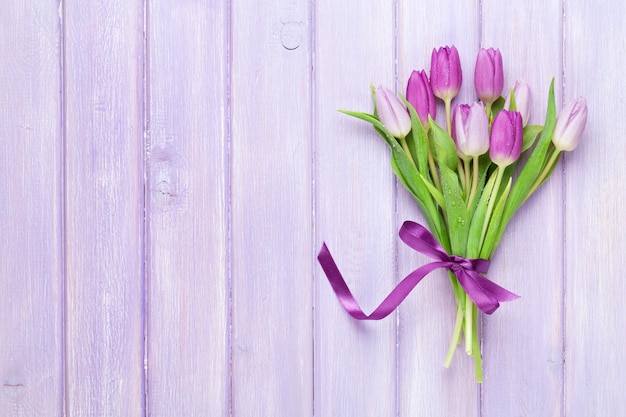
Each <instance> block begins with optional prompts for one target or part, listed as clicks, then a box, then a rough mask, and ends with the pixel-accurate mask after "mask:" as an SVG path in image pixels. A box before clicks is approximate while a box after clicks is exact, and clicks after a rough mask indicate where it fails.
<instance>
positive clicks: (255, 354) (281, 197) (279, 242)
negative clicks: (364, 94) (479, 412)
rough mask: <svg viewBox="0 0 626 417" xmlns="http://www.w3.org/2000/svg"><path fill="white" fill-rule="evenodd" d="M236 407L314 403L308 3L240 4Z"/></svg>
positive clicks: (259, 412) (268, 410)
mask: <svg viewBox="0 0 626 417" xmlns="http://www.w3.org/2000/svg"><path fill="white" fill-rule="evenodd" d="M231 5H232V12H231V14H232V26H231V27H232V90H231V97H232V142H231V147H232V157H231V160H232V165H231V172H232V203H231V206H230V207H231V210H232V212H231V215H232V253H233V257H232V281H233V282H232V285H233V291H232V294H233V301H232V303H233V305H232V310H233V313H232V314H233V315H232V378H233V379H232V414H233V415H234V416H276V417H280V416H284V417H292V416H305V415H309V414H310V413H311V410H312V408H313V404H312V401H313V391H312V380H313V357H312V343H313V335H312V281H311V280H312V265H313V259H312V253H311V242H312V226H311V224H312V214H311V207H312V197H311V168H310V166H311V145H310V143H311V139H310V130H311V119H310V114H311V109H310V99H311V98H310V94H311V92H310V70H311V62H310V49H309V42H310V38H309V35H308V31H309V3H308V2H307V1H295V0H293V1H291V0H289V1H286V0H282V1H275V2H270V3H267V2H258V3H256V2H247V3H238V2H232V3H231Z"/></svg>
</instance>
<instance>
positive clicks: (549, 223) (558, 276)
mask: <svg viewBox="0 0 626 417" xmlns="http://www.w3.org/2000/svg"><path fill="white" fill-rule="evenodd" d="M511 16H515V22H514V23H513V22H512V21H511V18H510V17H511ZM561 16H562V13H561V7H560V4H559V3H558V2H548V3H546V2H541V1H530V2H525V3H519V2H498V1H483V2H482V17H483V22H484V26H483V30H482V42H481V44H482V46H483V47H485V48H488V47H497V48H499V49H500V51H501V53H502V57H503V62H504V70H505V73H504V75H505V81H504V86H505V87H504V88H505V89H506V91H510V90H509V89H510V88H511V87H512V85H513V84H514V82H515V80H520V81H525V82H527V83H528V84H530V86H531V89H532V114H531V115H530V123H531V124H541V125H543V124H544V121H545V113H546V109H547V100H548V90H549V87H550V81H551V78H552V77H556V80H555V90H556V91H555V92H556V99H557V104H558V103H560V102H561V100H560V98H561V88H560V86H561V85H562V83H563V79H562V76H561V74H562V53H561V50H562V33H561V30H562V26H561V24H560V20H561ZM530 33H532V34H533V36H532V37H530V36H529V34H530ZM561 169H562V168H561V167H558V168H557V170H556V172H555V174H554V175H553V176H552V177H551V178H550V179H549V181H547V182H546V183H545V184H544V185H543V186H542V187H541V188H540V189H539V190H538V191H537V193H535V194H534V195H533V196H532V197H531V198H530V199H529V200H528V201H527V202H526V204H525V205H524V206H523V207H522V208H521V209H520V211H519V212H518V213H517V214H516V215H515V216H514V217H513V219H512V221H511V223H510V224H509V225H508V227H507V230H506V232H505V235H504V237H503V239H502V241H501V243H500V246H499V247H498V250H497V252H496V254H495V256H494V259H493V263H492V265H491V268H490V269H489V275H490V277H491V279H493V280H494V281H495V282H497V283H499V284H501V285H503V286H504V287H505V288H507V289H510V290H511V291H513V292H515V293H516V294H518V295H520V296H521V297H522V298H520V299H519V300H516V301H514V302H511V303H506V304H504V305H503V306H502V307H501V308H500V309H499V310H498V311H497V312H496V313H495V314H493V315H492V316H485V317H484V320H483V324H484V341H483V353H484V357H485V371H484V372H485V383H484V384H483V395H482V403H483V404H482V408H483V415H484V416H485V417H488V416H493V417H499V416H528V415H533V416H559V415H562V414H563V410H562V404H563V388H562V387H563V328H562V323H563V315H562V311H563V266H562V257H563V226H562V224H563V190H562V171H561ZM530 346H532V348H531V349H529V347H530Z"/></svg>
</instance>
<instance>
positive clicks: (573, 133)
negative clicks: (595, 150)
mask: <svg viewBox="0 0 626 417" xmlns="http://www.w3.org/2000/svg"><path fill="white" fill-rule="evenodd" d="M586 124H587V101H586V100H585V99H584V98H583V97H578V98H577V99H576V100H574V101H572V102H571V103H569V104H568V105H567V106H565V107H563V109H562V110H561V111H560V112H559V115H558V117H557V118H556V125H555V126H554V136H552V142H553V143H554V146H555V147H556V148H557V149H558V150H560V151H571V150H573V149H574V148H576V146H578V143H579V142H580V139H581V137H582V135H583V131H584V130H585V125H586Z"/></svg>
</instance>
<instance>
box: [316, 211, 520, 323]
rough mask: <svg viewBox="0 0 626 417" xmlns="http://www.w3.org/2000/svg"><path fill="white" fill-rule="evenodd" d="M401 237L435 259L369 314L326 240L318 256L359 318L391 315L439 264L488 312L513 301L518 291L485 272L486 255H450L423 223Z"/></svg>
mask: <svg viewBox="0 0 626 417" xmlns="http://www.w3.org/2000/svg"><path fill="white" fill-rule="evenodd" d="M399 235H400V239H402V241H404V243H406V244H407V245H408V246H410V247H411V248H413V249H415V250H416V251H418V252H420V253H422V254H424V255H427V256H429V257H431V258H433V259H436V261H435V262H431V263H429V264H426V265H424V266H421V267H419V268H417V269H416V270H415V271H413V272H411V273H410V274H409V275H407V276H406V277H405V278H404V279H403V280H402V281H401V282H400V283H399V284H398V285H397V286H396V288H394V289H393V290H392V291H391V293H389V295H388V296H387V298H385V299H384V300H383V302H382V303H380V305H379V306H378V307H377V308H376V310H374V311H373V312H372V314H370V315H369V316H368V315H366V314H365V313H364V312H363V310H361V307H359V304H358V303H357V302H356V300H355V299H354V296H353V295H352V292H351V291H350V289H349V288H348V285H347V284H346V281H345V280H344V279H343V277H342V276H341V273H340V272H339V268H337V264H336V263H335V261H334V259H333V257H332V256H331V254H330V251H329V250H328V247H326V244H325V243H324V244H323V245H322V249H321V250H320V253H319V255H318V256H317V259H318V261H319V263H320V265H321V266H322V269H323V270H324V273H325V274H326V277H327V278H328V282H330V285H331V287H332V288H333V290H334V291H335V294H336V295H337V299H338V300H339V302H340V303H341V305H342V306H343V308H344V309H345V310H346V311H347V312H348V314H350V315H351V316H352V317H354V318H355V319H357V320H380V319H382V318H385V317H387V316H388V315H389V314H391V312H392V311H393V310H395V309H396V307H398V305H400V303H401V302H402V301H403V300H404V299H405V298H406V296H407V295H409V293H410V292H411V291H412V290H413V288H415V286H416V285H417V284H419V282H420V281H421V280H422V279H423V278H424V277H425V276H426V275H428V274H429V273H431V272H432V271H434V270H435V269H439V268H446V269H449V270H450V271H452V273H453V274H454V275H455V276H456V277H457V279H458V280H459V284H461V286H462V287H463V289H464V290H465V292H466V293H467V295H468V296H469V297H470V298H471V299H472V301H473V302H474V304H476V306H477V307H478V308H479V309H480V310H481V311H483V312H484V313H487V314H491V313H493V312H494V311H496V310H497V309H498V307H499V306H500V301H511V300H515V299H517V298H519V296H518V295H515V294H513V293H512V292H510V291H508V290H506V289H504V288H502V287H501V286H499V285H497V284H496V283H494V282H491V281H489V280H488V279H487V278H486V277H484V276H483V275H481V274H486V273H487V269H488V268H489V261H488V260H486V259H467V258H463V257H461V256H456V255H448V253H447V252H446V251H445V250H444V249H443V248H442V247H441V245H440V244H439V242H437V239H435V237H434V236H433V235H432V234H431V233H430V232H429V231H428V230H427V229H426V228H425V227H423V226H422V225H420V224H417V223H415V222H412V221H406V222H404V224H403V225H402V227H401V228H400V232H399Z"/></svg>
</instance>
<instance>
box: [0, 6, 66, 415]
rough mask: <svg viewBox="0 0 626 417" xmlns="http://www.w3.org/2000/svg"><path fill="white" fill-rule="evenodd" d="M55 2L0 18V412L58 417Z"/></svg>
mask: <svg viewBox="0 0 626 417" xmlns="http://www.w3.org/2000/svg"><path fill="white" fill-rule="evenodd" d="M57 10H58V3H57V2H51V1H33V2H10V3H7V4H5V5H3V11H2V13H0V60H1V68H2V69H1V70H0V196H1V198H0V219H1V221H0V237H1V238H2V244H1V245H0V321H1V322H2V324H1V325H0V415H1V416H3V417H17V416H28V417H33V416H49V415H57V416H59V415H61V413H62V409H63V403H62V401H63V322H62V317H63V240H62V237H61V230H62V227H63V221H62V200H61V190H62V136H61V95H60V94H59V91H60V85H61V62H60V58H61V53H60V52H61V49H60V40H61V30H60V28H61V25H60V18H59V15H58V12H57Z"/></svg>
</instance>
